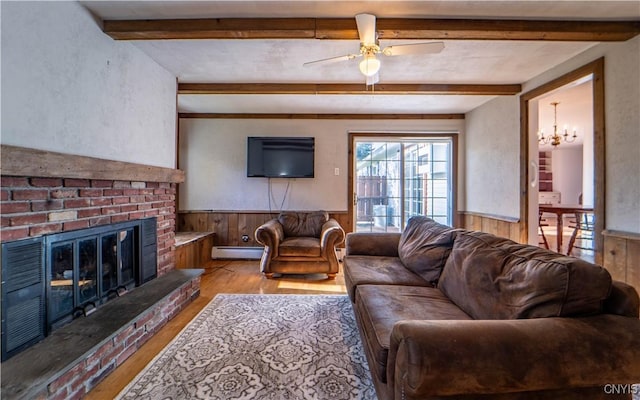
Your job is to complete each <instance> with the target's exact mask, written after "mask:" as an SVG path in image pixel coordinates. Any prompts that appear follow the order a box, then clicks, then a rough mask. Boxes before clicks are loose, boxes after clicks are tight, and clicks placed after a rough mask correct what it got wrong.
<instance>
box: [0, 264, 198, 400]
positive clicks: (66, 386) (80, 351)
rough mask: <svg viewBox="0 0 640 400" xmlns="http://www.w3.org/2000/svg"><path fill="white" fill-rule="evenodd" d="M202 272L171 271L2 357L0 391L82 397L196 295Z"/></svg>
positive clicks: (27, 395)
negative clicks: (18, 352)
mask: <svg viewBox="0 0 640 400" xmlns="http://www.w3.org/2000/svg"><path fill="white" fill-rule="evenodd" d="M203 272H204V270H202V269H180V270H173V271H170V272H168V273H166V274H165V275H163V276H161V277H159V278H157V279H154V280H153V281H151V282H148V283H146V284H144V285H142V286H140V287H139V288H137V289H136V290H134V291H132V292H131V293H127V294H126V295H124V296H122V297H119V298H117V299H115V300H113V301H110V302H109V303H107V304H105V305H104V306H102V307H100V308H99V309H98V310H96V311H95V312H94V313H92V314H91V315H89V316H87V317H85V318H79V319H77V320H75V321H73V322H72V323H70V324H69V325H66V326H64V327H62V328H60V329H57V330H56V331H54V332H53V333H52V334H51V335H49V336H48V337H47V338H45V339H44V340H43V341H41V342H39V343H37V344H36V345H34V346H32V347H30V348H28V349H27V350H25V351H23V352H21V353H20V354H17V355H16V356H14V357H12V358H11V359H9V360H7V361H5V362H3V363H2V397H3V398H7V399H33V398H48V399H58V398H60V399H62V398H64V399H68V398H81V397H83V396H84V395H85V394H86V393H88V392H89V391H90V390H91V389H92V388H93V387H94V386H96V385H97V384H98V383H99V382H100V381H101V380H102V379H103V378H104V377H105V376H107V375H108V374H109V373H111V372H112V371H113V370H114V369H115V368H116V367H117V366H118V365H120V364H122V363H123V362H124V361H125V360H126V359H127V358H128V357H129V356H131V355H132V354H133V353H135V351H137V350H138V348H139V347H140V346H142V344H143V343H145V342H146V341H147V340H149V339H150V338H151V337H152V336H153V335H154V334H155V333H156V332H157V331H158V330H159V329H160V327H162V326H163V325H165V324H166V323H167V322H168V321H169V320H171V319H172V318H173V317H174V316H175V315H177V314H178V312H180V311H181V310H182V309H183V308H184V307H185V306H186V305H187V304H188V303H190V302H191V301H192V300H193V299H195V298H196V297H198V296H199V294H200V275H201V274H202V273H203Z"/></svg>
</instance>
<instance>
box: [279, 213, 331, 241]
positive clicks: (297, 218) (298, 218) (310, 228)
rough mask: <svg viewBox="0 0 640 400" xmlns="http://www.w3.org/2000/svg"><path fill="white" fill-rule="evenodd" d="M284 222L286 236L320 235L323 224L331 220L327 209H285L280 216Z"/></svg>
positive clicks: (280, 220) (282, 222) (281, 221)
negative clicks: (298, 210)
mask: <svg viewBox="0 0 640 400" xmlns="http://www.w3.org/2000/svg"><path fill="white" fill-rule="evenodd" d="M278 221H279V222H280V224H282V230H283V231H284V236H285V237H287V236H309V237H320V234H321V233H322V225H324V223H325V222H327V221H329V214H328V213H327V212H326V211H314V212H295V211H284V212H281V213H280V215H279V216H278Z"/></svg>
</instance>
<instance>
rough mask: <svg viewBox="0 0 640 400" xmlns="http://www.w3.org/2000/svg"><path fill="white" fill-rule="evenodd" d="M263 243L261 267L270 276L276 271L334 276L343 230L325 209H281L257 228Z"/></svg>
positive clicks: (257, 234) (337, 265) (257, 237)
mask: <svg viewBox="0 0 640 400" xmlns="http://www.w3.org/2000/svg"><path fill="white" fill-rule="evenodd" d="M255 237H256V241H258V243H260V244H262V245H264V252H263V253H262V259H261V260H260V271H261V272H262V273H263V274H264V275H265V276H266V277H267V278H269V279H271V278H273V274H274V273H278V274H311V273H325V274H327V277H328V279H335V277H336V274H337V273H338V271H339V264H338V257H337V256H336V246H337V245H339V244H340V243H342V242H343V241H344V237H345V234H344V230H343V229H342V228H341V227H340V224H338V222H337V221H336V220H335V219H332V218H331V219H330V218H329V214H328V213H327V212H326V211H315V212H292V211H286V212H282V213H280V215H279V216H278V218H276V219H272V220H270V221H267V222H265V223H264V224H262V225H261V226H259V227H258V229H256V232H255Z"/></svg>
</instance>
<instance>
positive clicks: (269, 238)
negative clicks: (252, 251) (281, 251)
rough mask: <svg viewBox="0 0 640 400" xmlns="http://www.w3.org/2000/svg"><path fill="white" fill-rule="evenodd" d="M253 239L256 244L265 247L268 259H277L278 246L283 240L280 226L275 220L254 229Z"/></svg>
mask: <svg viewBox="0 0 640 400" xmlns="http://www.w3.org/2000/svg"><path fill="white" fill-rule="evenodd" d="M255 238H256V241H257V242H258V243H260V244H261V245H263V246H265V248H266V251H267V253H269V255H270V258H273V257H277V255H278V246H279V245H280V242H281V241H282V239H284V231H283V230H282V224H280V222H278V220H277V219H272V220H270V221H267V222H265V223H264V224H262V225H260V226H259V227H258V228H257V229H256V232H255Z"/></svg>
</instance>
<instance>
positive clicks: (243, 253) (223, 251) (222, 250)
mask: <svg viewBox="0 0 640 400" xmlns="http://www.w3.org/2000/svg"><path fill="white" fill-rule="evenodd" d="M262 251H263V248H262V247H242V246H217V247H216V246H214V247H213V248H212V249H211V258H213V259H218V258H239V259H257V260H259V259H260V257H262Z"/></svg>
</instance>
